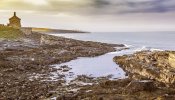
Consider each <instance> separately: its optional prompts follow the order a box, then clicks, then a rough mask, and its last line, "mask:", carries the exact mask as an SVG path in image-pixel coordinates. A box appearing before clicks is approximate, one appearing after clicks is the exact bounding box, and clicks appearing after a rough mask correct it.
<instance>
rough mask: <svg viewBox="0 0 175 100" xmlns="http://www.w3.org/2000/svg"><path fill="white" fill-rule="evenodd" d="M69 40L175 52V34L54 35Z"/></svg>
mask: <svg viewBox="0 0 175 100" xmlns="http://www.w3.org/2000/svg"><path fill="white" fill-rule="evenodd" d="M54 35H57V36H64V37H68V38H73V39H78V40H84V41H98V42H105V43H120V44H127V45H132V46H135V47H145V48H155V49H163V50H175V45H174V44H175V32H115V33H87V34H75V33H72V34H54Z"/></svg>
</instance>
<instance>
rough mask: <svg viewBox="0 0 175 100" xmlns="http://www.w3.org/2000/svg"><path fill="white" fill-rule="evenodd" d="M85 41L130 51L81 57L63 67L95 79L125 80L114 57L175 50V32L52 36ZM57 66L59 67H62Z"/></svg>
mask: <svg viewBox="0 0 175 100" xmlns="http://www.w3.org/2000/svg"><path fill="white" fill-rule="evenodd" d="M52 35H55V36H63V37H66V38H73V39H78V40H84V41H97V42H105V43H116V44H125V45H127V46H129V47H130V49H128V50H122V51H117V52H110V53H107V54H105V55H102V56H99V57H93V58H88V57H87V58H86V57H80V58H78V59H76V60H72V61H70V62H67V63H63V64H61V65H68V66H69V67H71V68H72V70H71V72H74V73H75V77H76V76H77V75H91V76H95V77H101V76H107V75H113V78H124V77H125V72H124V71H123V70H122V69H121V68H120V67H119V66H118V65H117V64H115V63H114V62H113V60H112V59H113V57H115V56H121V55H124V54H132V53H134V52H136V51H142V50H175V45H174V43H175V32H135V33H134V32H115V33H87V34H86V33H85V34H84V33H83V34H79V33H78V34H75V33H72V34H52ZM61 65H57V67H59V66H61Z"/></svg>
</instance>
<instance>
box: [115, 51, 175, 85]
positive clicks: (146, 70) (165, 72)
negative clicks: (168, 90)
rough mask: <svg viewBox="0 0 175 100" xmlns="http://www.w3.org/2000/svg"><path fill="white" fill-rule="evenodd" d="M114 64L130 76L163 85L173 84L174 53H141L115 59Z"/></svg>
mask: <svg viewBox="0 0 175 100" xmlns="http://www.w3.org/2000/svg"><path fill="white" fill-rule="evenodd" d="M114 62H116V63H117V64H119V65H120V67H122V68H123V69H124V70H125V71H126V72H128V73H129V75H130V76H141V77H144V78H147V79H153V80H156V81H158V82H163V83H165V84H171V85H172V84H175V52H172V51H154V52H150V51H142V52H137V53H135V54H132V55H124V56H120V57H115V58H114Z"/></svg>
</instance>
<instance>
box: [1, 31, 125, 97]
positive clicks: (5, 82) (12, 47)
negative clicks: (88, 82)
mask: <svg viewBox="0 0 175 100" xmlns="http://www.w3.org/2000/svg"><path fill="white" fill-rule="evenodd" d="M123 46H124V45H115V44H106V43H99V42H90V41H86V42H85V41H79V40H73V39H67V38H63V37H55V36H50V35H45V34H40V33H32V34H30V35H27V36H24V37H22V38H20V39H15V40H7V39H0V58H1V59H0V99H3V100H4V99H18V100H23V99H25V100H31V99H32V100H33V99H35V100H36V99H46V98H51V97H53V95H55V96H56V97H58V96H59V95H58V94H63V93H64V92H63V90H59V89H60V88H62V89H66V88H68V87H69V88H70V87H80V86H81V84H80V86H79V85H78V84H77V82H74V84H73V83H71V85H66V86H65V84H66V80H65V79H64V75H61V74H60V73H58V72H60V71H61V72H66V71H67V70H69V68H68V69H66V67H63V68H62V69H56V68H54V67H51V66H50V65H53V64H60V63H63V62H68V61H70V60H73V59H76V58H77V57H94V56H99V55H103V54H105V53H108V52H113V51H115V50H116V49H115V48H114V47H123ZM53 72H57V76H58V79H57V80H56V81H55V80H54V81H53V80H52V74H51V73H53ZM80 77H81V76H80ZM72 84H73V85H72ZM70 90H71V89H69V90H67V91H70ZM71 93H72V92H71Z"/></svg>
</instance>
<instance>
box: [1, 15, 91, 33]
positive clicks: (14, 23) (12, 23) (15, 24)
mask: <svg viewBox="0 0 175 100" xmlns="http://www.w3.org/2000/svg"><path fill="white" fill-rule="evenodd" d="M0 27H12V28H15V29H20V30H21V31H24V33H27V34H30V33H32V31H34V32H44V33H89V32H86V31H80V30H66V29H51V28H38V27H37V28H36V27H23V26H22V24H21V18H19V17H18V16H17V13H16V12H14V15H13V16H12V17H11V18H9V22H8V24H7V25H5V24H0Z"/></svg>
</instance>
